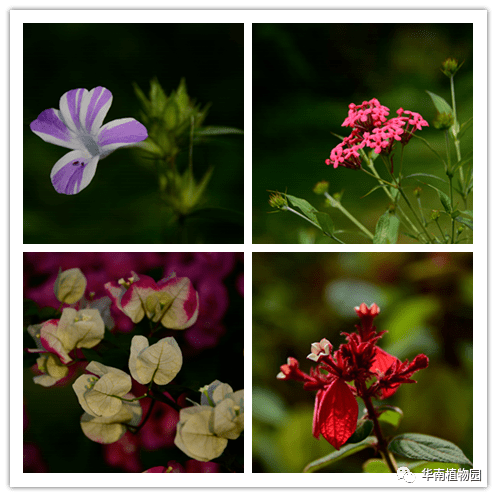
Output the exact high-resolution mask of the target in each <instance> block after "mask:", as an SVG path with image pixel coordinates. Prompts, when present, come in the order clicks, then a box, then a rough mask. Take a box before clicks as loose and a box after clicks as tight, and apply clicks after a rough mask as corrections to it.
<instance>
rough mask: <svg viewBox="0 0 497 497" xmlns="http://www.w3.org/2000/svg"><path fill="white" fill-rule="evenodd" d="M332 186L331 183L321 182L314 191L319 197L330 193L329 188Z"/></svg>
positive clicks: (315, 186)
mask: <svg viewBox="0 0 497 497" xmlns="http://www.w3.org/2000/svg"><path fill="white" fill-rule="evenodd" d="M329 186H330V183H329V182H328V181H324V180H323V181H319V182H318V183H316V184H315V185H314V188H313V189H312V191H313V192H314V193H316V194H317V195H323V194H324V193H326V192H327V191H328V188H329Z"/></svg>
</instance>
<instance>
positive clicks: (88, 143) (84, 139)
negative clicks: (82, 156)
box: [79, 135, 100, 157]
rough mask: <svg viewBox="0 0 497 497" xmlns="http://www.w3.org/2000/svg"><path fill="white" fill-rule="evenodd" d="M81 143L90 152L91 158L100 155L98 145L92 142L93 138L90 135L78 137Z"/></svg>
mask: <svg viewBox="0 0 497 497" xmlns="http://www.w3.org/2000/svg"><path fill="white" fill-rule="evenodd" d="M79 139H80V141H81V143H82V144H83V146H84V147H85V148H86V150H88V152H90V154H91V155H92V157H95V156H96V155H100V148H99V146H98V143H97V142H96V141H95V140H94V138H93V137H92V136H90V135H80V137H79Z"/></svg>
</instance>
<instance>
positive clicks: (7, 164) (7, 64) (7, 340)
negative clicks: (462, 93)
mask: <svg viewBox="0 0 497 497" xmlns="http://www.w3.org/2000/svg"><path fill="white" fill-rule="evenodd" d="M193 1H195V0H193ZM197 1H198V2H199V3H195V4H194V3H192V4H189V5H167V6H164V5H144V6H141V7H136V6H130V5H70V6H69V5H11V6H8V7H7V8H6V9H5V96H4V98H5V100H4V101H5V129H6V133H5V185H4V188H5V214H6V215H5V234H6V236H5V245H4V246H5V266H4V268H3V269H4V274H5V288H4V289H3V290H4V295H5V300H3V299H1V300H2V301H3V303H4V306H5V307H4V310H5V317H6V321H5V349H4V354H5V355H4V357H5V361H4V364H5V373H4V378H5V383H4V387H5V388H4V391H5V398H4V409H5V425H4V430H5V432H4V434H5V452H4V454H3V455H4V458H5V466H4V468H2V469H4V470H5V488H6V490H7V491H9V492H29V493H31V492H33V493H34V492H35V491H40V489H39V488H35V487H12V486H11V485H10V459H9V455H10V410H9V409H10V333H9V331H10V324H11V322H10V312H9V304H10V302H9V301H7V292H8V291H9V288H10V271H9V270H10V242H11V240H10V214H11V212H10V158H11V155H10V127H9V124H10V106H9V103H10V12H12V11H14V10H171V9H178V10H366V9H367V10H446V11H453V10H486V11H487V33H488V52H487V54H488V55H487V67H488V68H489V71H488V75H487V88H488V90H487V99H488V108H489V113H488V119H487V143H488V146H487V151H488V165H487V174H488V180H487V196H488V197H487V198H488V199H491V198H492V188H491V185H492V146H491V143H492V119H491V115H492V92H491V88H492V68H493V64H492V36H491V33H492V9H491V8H490V7H489V6H488V5H402V6H399V5H388V4H384V5H333V6H331V5H329V4H328V3H327V2H326V1H325V2H324V3H323V4H318V3H316V4H314V5H306V6H303V5H284V4H280V5H278V4H273V5H266V4H265V3H264V2H263V1H262V2H261V5H254V4H250V5H249V4H239V5H229V4H228V5H203V4H202V3H201V2H200V0H197ZM214 1H216V0H214ZM218 1H219V0H218ZM283 1H284V0H283ZM487 216H488V218H487V230H488V233H489V235H490V236H488V238H487V240H488V241H487V250H488V253H487V264H488V274H490V275H492V257H491V255H492V209H489V210H488V213H487ZM487 290H488V302H487V319H488V324H489V328H488V331H487V340H488V347H487V364H489V365H490V364H492V356H491V351H492V333H491V331H492V328H493V326H492V327H491V323H492V313H491V309H492V303H493V302H492V285H491V279H490V278H489V280H488V284H487ZM492 324H493V323H492ZM487 382H488V383H487V385H488V389H487V399H488V401H487V433H488V440H489V444H488V445H487V468H486V471H487V487H475V488H471V487H463V488H457V487H456V488H455V487H450V488H448V487H440V486H431V487H421V488H420V487H415V488H412V487H406V486H399V487H377V488H374V491H375V492H398V491H399V490H401V491H402V492H424V491H425V490H430V491H435V492H466V493H469V492H471V493H472V492H488V491H490V489H491V488H492V451H491V450H490V448H491V442H492V422H491V421H492V393H493V390H492V385H493V374H489V375H487ZM165 489H166V487H164V488H163V490H165ZM338 489H340V491H343V492H352V491H355V492H361V493H364V492H367V491H368V490H367V489H366V488H365V487H330V488H327V489H322V488H316V487H299V488H287V487H207V488H203V489H202V488H197V487H191V488H185V487H167V490H168V491H170V490H174V492H195V493H197V492H205V493H210V492H216V493H218V492H234V491H236V492H261V491H264V492H285V493H287V492H302V493H309V492H323V491H327V492H330V491H333V490H338ZM159 490H161V488H160V487H157V488H151V487H131V488H123V487H117V488H116V487H114V488H112V487H43V491H44V492H71V493H72V492H96V491H98V492H119V493H121V492H136V491H140V492H157V491H159ZM369 491H371V489H369Z"/></svg>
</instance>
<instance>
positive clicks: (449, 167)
mask: <svg viewBox="0 0 497 497" xmlns="http://www.w3.org/2000/svg"><path fill="white" fill-rule="evenodd" d="M451 81H452V78H451ZM445 149H446V152H447V170H446V171H445V174H446V175H447V176H448V178H449V193H450V222H451V227H452V229H451V231H452V236H451V239H450V240H451V243H454V229H455V228H454V225H455V221H454V218H453V217H452V213H453V212H454V198H453V189H452V176H453V174H452V165H451V161H450V141H449V131H448V130H446V131H445ZM460 170H461V168H459V171H460ZM461 186H462V184H461Z"/></svg>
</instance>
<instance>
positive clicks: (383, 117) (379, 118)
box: [325, 98, 428, 169]
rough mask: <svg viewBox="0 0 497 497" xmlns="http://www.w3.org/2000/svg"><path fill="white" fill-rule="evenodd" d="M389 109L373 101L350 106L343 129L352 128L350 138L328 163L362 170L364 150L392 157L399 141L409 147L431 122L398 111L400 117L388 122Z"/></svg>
mask: <svg viewBox="0 0 497 497" xmlns="http://www.w3.org/2000/svg"><path fill="white" fill-rule="evenodd" d="M389 113H390V109H389V108H388V107H385V106H384V105H381V104H380V102H379V101H378V100H377V99H376V98H373V99H371V100H370V101H369V102H368V101H364V102H363V103H362V104H361V105H355V104H353V103H352V104H350V105H349V115H348V117H347V118H346V119H345V121H344V122H343V124H342V126H346V127H350V128H353V129H352V132H351V133H350V135H349V136H347V137H345V138H344V139H343V141H342V143H340V144H338V145H337V146H336V147H335V148H334V149H333V150H332V151H331V153H330V158H329V159H326V160H325V162H326V164H328V165H333V167H334V168H335V169H336V168H337V167H338V166H342V167H346V168H348V169H361V157H360V154H359V150H361V149H363V148H364V147H369V148H372V149H373V150H374V152H375V154H384V155H389V154H390V153H391V152H392V150H393V148H394V146H395V143H396V142H399V141H400V142H401V144H402V145H406V144H407V143H408V142H409V140H410V139H411V138H412V137H413V135H414V132H415V131H416V130H420V129H421V128H422V127H423V126H428V123H427V122H426V121H425V120H424V119H423V117H422V116H421V114H418V113H417V112H411V111H410V110H404V109H402V108H400V109H398V110H397V115H398V117H394V118H392V119H387V116H388V114H389Z"/></svg>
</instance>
